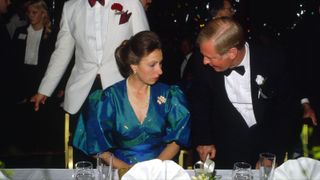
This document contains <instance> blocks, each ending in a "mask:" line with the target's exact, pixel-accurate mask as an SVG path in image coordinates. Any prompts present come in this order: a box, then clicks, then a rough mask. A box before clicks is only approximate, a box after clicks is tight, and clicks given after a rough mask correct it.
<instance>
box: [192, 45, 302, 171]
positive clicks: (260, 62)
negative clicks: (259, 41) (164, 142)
mask: <svg viewBox="0 0 320 180" xmlns="http://www.w3.org/2000/svg"><path fill="white" fill-rule="evenodd" d="M194 65H195V75H196V77H195V81H194V82H193V86H192V88H191V91H192V94H193V96H192V98H191V102H190V105H191V124H192V137H193V139H192V140H193V143H194V145H196V146H197V145H212V144H213V145H215V147H216V149H217V154H216V158H215V161H216V165H217V167H218V168H232V166H233V163H234V162H237V161H245V162H249V163H251V164H252V165H253V166H254V165H255V163H256V161H257V158H258V153H260V152H263V151H268V152H273V153H276V154H277V155H278V154H279V155H280V154H283V152H285V151H286V150H287V149H288V148H290V147H289V146H290V145H292V144H293V143H294V142H293V141H295V140H296V137H297V136H298V135H299V125H300V121H299V118H300V117H301V110H300V102H299V98H298V97H296V95H295V94H294V93H291V90H292V84H291V82H290V77H289V76H288V75H287V74H288V73H287V71H286V70H285V58H284V56H283V55H282V54H281V53H278V52H276V51H274V50H271V49H267V48H260V47H258V46H254V45H253V46H250V68H251V94H252V95H251V96H252V97H251V98H252V105H253V110H254V115H255V118H256V121H257V124H255V125H254V126H252V127H250V128H249V127H248V126H247V124H246V122H245V120H244V119H243V117H242V116H241V115H240V113H239V112H238V111H237V110H236V109H235V107H234V106H233V105H232V103H231V102H230V100H229V99H228V96H227V93H226V90H225V85H224V74H223V73H219V72H215V71H214V69H213V68H212V67H209V66H204V65H203V64H202V59H201V60H197V61H196V62H195V64H194ZM257 75H261V76H262V77H264V78H265V80H266V81H265V83H264V84H263V85H261V86H259V85H258V84H257V82H256V77H257ZM259 88H261V89H262V92H263V93H264V94H265V95H266V96H267V98H263V97H261V96H260V97H258V91H259Z"/></svg>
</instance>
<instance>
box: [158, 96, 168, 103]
mask: <svg viewBox="0 0 320 180" xmlns="http://www.w3.org/2000/svg"><path fill="white" fill-rule="evenodd" d="M166 101H167V99H166V98H165V97H163V96H158V100H157V103H158V104H160V105H161V104H164V103H166Z"/></svg>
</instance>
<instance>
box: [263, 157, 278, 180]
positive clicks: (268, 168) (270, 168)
mask: <svg viewBox="0 0 320 180" xmlns="http://www.w3.org/2000/svg"><path fill="white" fill-rule="evenodd" d="M275 165H276V155H274V154H272V153H268V152H265V153H260V154H259V176H260V180H271V179H272V178H273V174H274V168H275Z"/></svg>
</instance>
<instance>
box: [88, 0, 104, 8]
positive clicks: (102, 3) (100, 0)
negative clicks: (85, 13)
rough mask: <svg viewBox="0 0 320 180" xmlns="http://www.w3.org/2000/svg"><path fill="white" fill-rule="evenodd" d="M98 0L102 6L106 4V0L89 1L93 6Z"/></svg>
mask: <svg viewBox="0 0 320 180" xmlns="http://www.w3.org/2000/svg"><path fill="white" fill-rule="evenodd" d="M97 1H98V2H99V3H100V4H101V5H102V6H104V0H88V2H89V4H90V6H91V7H93V6H94V5H95V4H96V2H97Z"/></svg>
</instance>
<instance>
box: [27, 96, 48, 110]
mask: <svg viewBox="0 0 320 180" xmlns="http://www.w3.org/2000/svg"><path fill="white" fill-rule="evenodd" d="M46 100H47V96H46V95H43V94H40V93H37V94H36V95H34V96H32V98H31V99H30V102H34V110H35V111H38V110H39V107H40V103H41V104H45V102H46Z"/></svg>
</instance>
